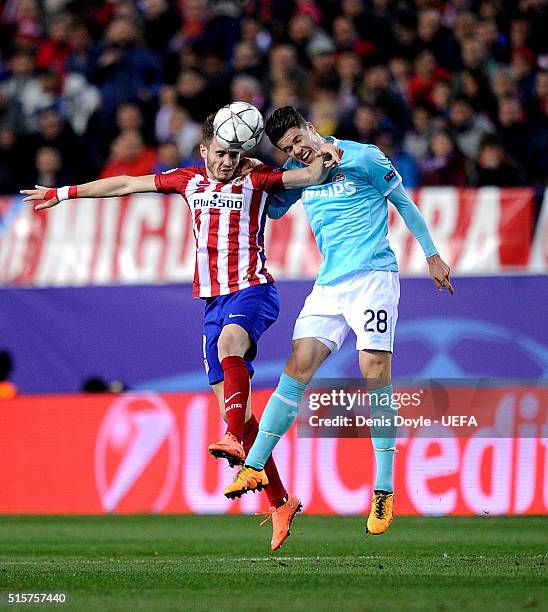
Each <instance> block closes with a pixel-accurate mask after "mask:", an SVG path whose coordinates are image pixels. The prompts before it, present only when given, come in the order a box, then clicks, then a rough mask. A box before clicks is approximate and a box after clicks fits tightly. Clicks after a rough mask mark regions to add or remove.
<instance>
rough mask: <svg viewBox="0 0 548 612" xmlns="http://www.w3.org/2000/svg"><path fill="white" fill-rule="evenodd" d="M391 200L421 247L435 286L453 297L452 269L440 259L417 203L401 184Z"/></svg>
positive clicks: (391, 194) (395, 189)
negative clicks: (450, 275)
mask: <svg viewBox="0 0 548 612" xmlns="http://www.w3.org/2000/svg"><path fill="white" fill-rule="evenodd" d="M389 198H390V201H391V202H392V204H394V206H395V207H396V208H397V210H398V212H399V213H400V215H401V216H402V218H403V220H404V221H405V225H406V226H407V229H408V230H409V231H410V232H411V233H412V234H413V236H415V238H416V239H417V240H418V242H419V244H420V245H421V247H422V250H423V251H424V254H425V256H426V261H427V262H428V268H429V271H430V276H431V277H432V280H433V281H434V284H435V285H436V287H437V288H438V289H439V290H440V291H443V289H444V288H445V289H447V291H449V293H450V294H451V295H453V294H454V293H455V290H454V289H453V285H452V284H451V281H450V280H449V273H450V271H451V269H450V268H449V266H448V265H447V264H446V263H445V262H444V261H443V259H442V258H441V257H440V255H439V253H438V251H437V249H436V247H435V245H434V242H433V241H432V238H431V236H430V232H429V231H428V226H427V225H426V221H425V220H424V217H423V216H422V214H421V212H420V210H419V209H418V208H417V206H416V204H415V202H413V200H412V199H411V198H410V197H409V194H408V193H407V191H405V189H404V187H403V185H402V184H401V183H400V184H399V185H398V186H397V187H395V188H394V189H393V190H392V191H391V193H390V195H389Z"/></svg>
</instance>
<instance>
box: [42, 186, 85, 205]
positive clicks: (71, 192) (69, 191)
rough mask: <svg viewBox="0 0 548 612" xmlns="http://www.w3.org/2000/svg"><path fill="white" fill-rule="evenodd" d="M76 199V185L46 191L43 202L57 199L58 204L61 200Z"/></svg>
mask: <svg viewBox="0 0 548 612" xmlns="http://www.w3.org/2000/svg"><path fill="white" fill-rule="evenodd" d="M77 197H78V185H70V187H69V186H68V185H67V186H66V187H57V188H52V189H48V190H47V191H46V195H45V196H44V200H46V201H48V200H53V199H57V201H58V202H62V201H63V200H73V199H74V198H77Z"/></svg>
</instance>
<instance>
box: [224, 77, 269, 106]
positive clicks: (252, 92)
mask: <svg viewBox="0 0 548 612" xmlns="http://www.w3.org/2000/svg"><path fill="white" fill-rule="evenodd" d="M230 91H231V94H232V96H231V97H232V99H233V100H241V101H242V102H249V103H250V104H253V106H256V107H257V108H258V109H262V108H263V106H264V101H265V97H264V94H263V88H262V86H261V82H260V81H259V80H258V79H256V78H255V77H253V76H250V75H248V74H239V75H238V76H236V77H234V79H233V80H232V86H231V88H230Z"/></svg>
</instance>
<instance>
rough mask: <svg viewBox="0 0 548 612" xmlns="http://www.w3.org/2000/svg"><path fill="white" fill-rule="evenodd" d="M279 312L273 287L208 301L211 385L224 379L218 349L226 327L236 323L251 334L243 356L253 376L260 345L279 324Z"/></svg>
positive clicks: (254, 287) (207, 353)
mask: <svg viewBox="0 0 548 612" xmlns="http://www.w3.org/2000/svg"><path fill="white" fill-rule="evenodd" d="M279 312H280V301H279V298H278V290H277V289H276V287H275V286H274V285H272V284H265V285H252V286H251V287H247V288H246V289H242V290H240V291H236V292H235V293H230V294H229V295H220V296H218V297H213V298H207V299H206V307H205V313H204V365H205V369H206V373H207V376H208V379H209V384H210V385H214V384H215V383H218V382H220V381H221V380H224V374H223V370H222V368H221V363H220V362H219V353H218V348H217V341H218V340H219V336H220V335H221V331H222V330H223V327H224V326H225V325H229V324H232V323H236V324H237V325H239V326H240V327H243V328H244V329H245V330H246V332H247V333H248V334H249V337H250V338H251V347H250V348H249V350H248V351H247V353H246V354H245V355H244V359H245V362H246V364H247V369H248V370H249V374H250V376H253V372H254V370H253V365H252V361H253V360H254V359H255V357H256V355H257V342H258V341H259V338H260V337H261V336H262V335H263V334H264V332H265V331H266V330H267V329H268V328H269V327H270V326H271V325H272V323H274V321H276V319H277V318H278V314H279Z"/></svg>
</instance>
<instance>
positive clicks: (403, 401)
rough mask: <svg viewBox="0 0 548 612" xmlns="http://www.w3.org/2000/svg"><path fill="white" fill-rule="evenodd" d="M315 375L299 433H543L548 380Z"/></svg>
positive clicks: (344, 435) (319, 435) (320, 435)
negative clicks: (390, 380)
mask: <svg viewBox="0 0 548 612" xmlns="http://www.w3.org/2000/svg"><path fill="white" fill-rule="evenodd" d="M392 389H393V391H392V392H390V388H389V387H387V385H386V381H379V380H371V379H370V380H367V381H365V380H362V379H317V380H314V381H313V382H312V384H311V385H310V386H309V388H308V389H307V391H306V393H305V396H304V397H303V400H302V402H301V406H300V410H299V417H298V428H297V433H298V436H299V437H304V438H362V437H369V436H371V435H373V436H379V437H394V436H396V437H397V436H400V437H407V436H410V435H420V436H422V437H424V436H431V437H436V438H439V437H466V438H468V437H471V436H474V437H503V438H504V437H509V438H510V437H535V436H537V435H539V434H540V435H544V433H543V431H544V429H546V433H548V425H547V423H548V420H547V417H548V415H547V406H548V386H547V385H546V381H501V380H493V379H421V380H399V381H394V383H393V385H392Z"/></svg>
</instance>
